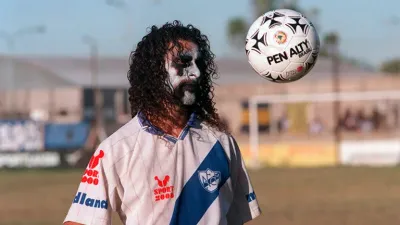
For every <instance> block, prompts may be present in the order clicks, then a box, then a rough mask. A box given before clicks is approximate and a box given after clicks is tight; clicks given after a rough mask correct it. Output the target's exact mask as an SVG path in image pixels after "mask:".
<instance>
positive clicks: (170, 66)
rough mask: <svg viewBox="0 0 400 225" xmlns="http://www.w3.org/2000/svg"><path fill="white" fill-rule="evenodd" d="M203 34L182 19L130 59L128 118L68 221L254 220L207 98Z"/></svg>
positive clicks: (209, 68) (227, 139)
mask: <svg viewBox="0 0 400 225" xmlns="http://www.w3.org/2000/svg"><path fill="white" fill-rule="evenodd" d="M216 74H217V71H216V66H215V64H214V54H213V53H212V52H211V51H210V46H209V41H208V39H207V37H206V36H205V35H203V34H201V32H200V31H199V30H198V29H196V28H195V27H193V26H191V25H188V26H183V25H182V24H181V23H180V22H179V21H174V22H173V23H166V24H165V25H163V26H162V27H160V28H158V27H156V26H153V27H152V28H151V30H150V32H149V33H148V34H147V35H146V36H145V37H144V38H143V39H142V40H141V41H140V42H139V43H138V45H137V48H136V50H135V51H134V52H132V53H131V62H130V69H129V72H128V80H129V82H130V84H131V87H130V89H129V101H130V104H131V110H132V117H133V119H132V120H131V121H130V122H128V123H127V124H126V125H124V126H123V127H122V128H120V129H119V130H117V131H116V132H115V133H114V134H112V135H111V136H110V137H108V138H107V139H106V140H105V141H103V142H102V143H101V144H100V146H99V147H98V149H97V150H96V152H95V153H94V155H93V157H92V159H91V160H90V162H89V165H88V168H87V169H86V171H85V174H84V175H83V177H82V180H81V184H80V185H79V188H78V191H77V193H76V194H75V198H74V200H73V203H72V205H71V207H70V209H69V212H68V214H67V216H66V218H65V220H64V222H65V225H67V224H68V225H73V224H96V225H102V224H110V223H111V212H112V210H113V211H116V212H117V213H118V214H119V216H120V219H121V220H122V222H123V223H124V224H146V225H147V224H148V225H150V224H151V225H153V224H154V225H158V224H181V225H183V224H184V225H191V224H205V225H206V224H207V225H217V224H229V225H231V224H233V225H235V224H244V223H246V222H248V221H250V220H252V219H254V218H255V217H257V216H259V215H260V213H261V212H260V209H259V206H258V203H257V200H256V196H255V193H254V191H253V188H252V185H251V182H250V181H249V177H248V174H247V172H246V168H245V165H244V163H243V160H242V157H241V154H240V150H239V148H238V146H237V144H236V143H235V140H234V138H233V137H232V136H231V135H230V134H229V133H228V132H227V131H226V125H225V124H224V123H222V122H221V120H220V118H219V116H218V114H217V113H216V109H215V108H214V102H213V85H212V79H213V78H215V76H216Z"/></svg>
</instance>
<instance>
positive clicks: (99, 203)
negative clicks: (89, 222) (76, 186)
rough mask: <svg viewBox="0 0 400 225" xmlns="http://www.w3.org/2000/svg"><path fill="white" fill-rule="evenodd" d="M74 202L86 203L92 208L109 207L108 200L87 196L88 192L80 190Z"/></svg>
mask: <svg viewBox="0 0 400 225" xmlns="http://www.w3.org/2000/svg"><path fill="white" fill-rule="evenodd" d="M73 203H74V204H80V205H85V206H87V207H92V208H102V209H107V208H108V202H107V200H101V199H94V198H90V197H88V196H87V194H86V193H83V192H78V193H77V194H76V196H75V198H74V201H73Z"/></svg>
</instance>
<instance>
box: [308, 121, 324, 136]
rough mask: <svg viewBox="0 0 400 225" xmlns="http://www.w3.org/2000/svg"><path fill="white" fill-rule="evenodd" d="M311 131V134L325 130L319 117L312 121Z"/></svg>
mask: <svg viewBox="0 0 400 225" xmlns="http://www.w3.org/2000/svg"><path fill="white" fill-rule="evenodd" d="M309 129H310V133H311V134H319V133H321V132H322V131H323V130H324V125H323V123H322V120H321V119H320V118H319V117H315V118H314V119H313V120H311V122H310V126H309Z"/></svg>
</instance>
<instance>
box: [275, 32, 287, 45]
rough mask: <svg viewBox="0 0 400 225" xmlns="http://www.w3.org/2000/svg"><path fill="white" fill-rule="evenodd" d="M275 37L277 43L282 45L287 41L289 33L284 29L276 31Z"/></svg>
mask: <svg viewBox="0 0 400 225" xmlns="http://www.w3.org/2000/svg"><path fill="white" fill-rule="evenodd" d="M274 38H275V41H276V43H278V44H280V45H281V44H284V43H286V41H287V35H286V33H285V32H283V31H278V32H276V33H275V35H274Z"/></svg>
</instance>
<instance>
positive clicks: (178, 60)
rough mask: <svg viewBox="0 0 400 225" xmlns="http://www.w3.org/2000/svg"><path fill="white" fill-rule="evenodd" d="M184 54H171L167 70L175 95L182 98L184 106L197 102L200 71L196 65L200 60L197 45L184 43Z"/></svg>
mask: <svg viewBox="0 0 400 225" xmlns="http://www.w3.org/2000/svg"><path fill="white" fill-rule="evenodd" d="M181 44H182V45H183V46H184V49H183V50H182V52H179V53H178V52H174V53H172V54H171V53H169V54H168V57H167V58H166V62H165V68H166V70H167V72H168V83H169V85H170V87H171V90H172V92H173V94H174V95H175V96H176V97H178V98H180V100H181V102H182V103H183V104H184V105H193V104H194V103H195V101H196V95H195V89H196V83H197V81H198V78H199V77H200V75H201V74H200V70H199V68H198V67H197V65H196V60H197V59H198V58H199V52H198V48H197V45H195V44H194V43H192V42H184V41H182V42H181Z"/></svg>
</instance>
